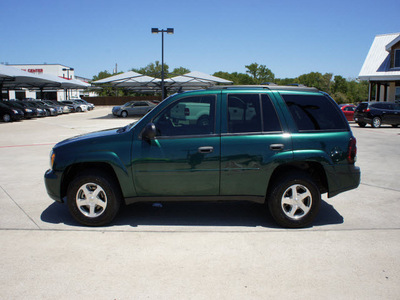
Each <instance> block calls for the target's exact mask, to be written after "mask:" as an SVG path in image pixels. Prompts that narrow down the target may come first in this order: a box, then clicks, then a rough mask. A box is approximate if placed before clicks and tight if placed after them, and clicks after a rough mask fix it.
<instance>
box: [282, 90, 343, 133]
mask: <svg viewBox="0 0 400 300" xmlns="http://www.w3.org/2000/svg"><path fill="white" fill-rule="evenodd" d="M281 96H282V98H283V100H284V101H285V103H286V105H287V107H288V109H289V111H290V113H291V115H292V117H293V119H294V121H295V123H296V125H297V128H298V129H299V131H324V130H325V131H332V130H348V125H347V122H346V121H345V119H344V118H343V116H342V112H341V111H340V109H339V107H338V106H337V104H336V103H334V102H333V101H332V100H330V99H329V98H328V97H327V96H325V95H321V94H319V95H298V94H296V95H294V94H293V95H292V94H283V95H281Z"/></svg>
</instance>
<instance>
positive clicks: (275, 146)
mask: <svg viewBox="0 0 400 300" xmlns="http://www.w3.org/2000/svg"><path fill="white" fill-rule="evenodd" d="M283 148H285V145H284V144H271V145H269V149H271V150H273V151H281V150H283Z"/></svg>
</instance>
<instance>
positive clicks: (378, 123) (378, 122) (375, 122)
mask: <svg viewBox="0 0 400 300" xmlns="http://www.w3.org/2000/svg"><path fill="white" fill-rule="evenodd" d="M381 122H382V121H381V119H380V118H378V117H375V118H373V119H372V127H374V128H378V127H380V126H381Z"/></svg>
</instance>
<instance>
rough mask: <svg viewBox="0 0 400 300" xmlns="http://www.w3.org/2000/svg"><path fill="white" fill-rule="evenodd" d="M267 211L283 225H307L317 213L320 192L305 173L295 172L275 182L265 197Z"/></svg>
mask: <svg viewBox="0 0 400 300" xmlns="http://www.w3.org/2000/svg"><path fill="white" fill-rule="evenodd" d="M267 201H268V207H269V211H270V213H271V215H272V217H273V218H274V220H275V221H276V222H277V223H278V224H279V225H281V226H283V227H288V228H300V227H305V226H307V225H309V224H310V223H311V222H312V221H313V220H314V218H315V216H316V215H317V213H318V210H319V206H320V202H321V194H320V192H319V189H318V187H317V185H316V184H315V183H314V181H313V180H312V179H311V178H310V176H308V174H306V173H301V172H295V173H289V174H287V175H286V176H284V177H281V178H280V179H279V180H277V181H276V182H275V184H274V185H273V187H272V189H271V190H270V193H269V194H268V197H267Z"/></svg>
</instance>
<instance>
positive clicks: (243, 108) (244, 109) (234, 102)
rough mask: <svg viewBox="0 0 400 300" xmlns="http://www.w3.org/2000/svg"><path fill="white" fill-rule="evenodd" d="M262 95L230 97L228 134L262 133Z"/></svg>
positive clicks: (236, 95)
mask: <svg viewBox="0 0 400 300" xmlns="http://www.w3.org/2000/svg"><path fill="white" fill-rule="evenodd" d="M260 111H261V109H260V95H258V94H234V95H228V132H229V133H240V132H261V113H260Z"/></svg>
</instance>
